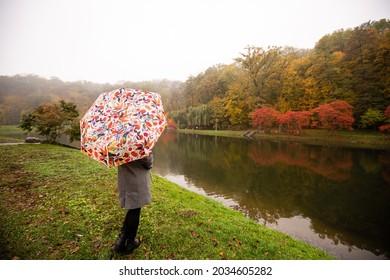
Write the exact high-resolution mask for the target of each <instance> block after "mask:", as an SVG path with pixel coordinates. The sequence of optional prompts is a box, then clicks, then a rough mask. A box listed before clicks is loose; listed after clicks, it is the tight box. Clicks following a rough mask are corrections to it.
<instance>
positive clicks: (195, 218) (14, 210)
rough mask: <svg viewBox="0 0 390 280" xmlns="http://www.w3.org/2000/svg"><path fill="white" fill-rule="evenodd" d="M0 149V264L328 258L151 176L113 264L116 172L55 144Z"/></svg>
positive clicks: (118, 218) (116, 220)
mask: <svg viewBox="0 0 390 280" xmlns="http://www.w3.org/2000/svg"><path fill="white" fill-rule="evenodd" d="M0 150H1V153H2V155H3V160H2V161H1V163H0V170H1V173H0V174H1V177H0V182H1V189H0V191H1V192H0V199H1V207H0V212H1V213H0V222H1V224H2V227H1V228H0V233H1V236H2V238H1V239H0V248H1V250H0V257H1V259H137V260H145V259H181V260H183V259H192V260H204V259H213V260H223V259H229V260H236V259H270V260H273V259H282V260H288V259H303V260H313V259H332V256H329V255H328V254H327V253H325V252H323V251H322V250H319V249H316V248H313V247H312V246H310V245H308V244H306V243H304V242H301V241H297V240H294V239H293V238H291V237H289V236H287V235H285V234H282V233H280V232H277V231H274V230H271V229H268V228H265V227H263V226H261V225H259V224H258V223H257V222H256V221H253V220H251V219H249V218H247V217H245V216H243V215H242V214H241V213H238V212H236V211H234V210H231V209H228V208H226V207H224V206H223V205H221V204H220V203H218V202H215V201H213V200H212V199H210V198H207V197H205V196H202V195H199V194H195V193H193V192H191V191H188V190H185V189H183V188H181V187H179V186H178V185H176V184H173V183H171V182H169V181H167V180H165V179H163V178H161V177H159V176H156V175H154V174H153V183H152V195H153V202H152V203H151V204H150V205H148V206H146V207H145V208H144V209H143V210H142V215H141V224H140V230H139V236H140V238H141V239H142V244H141V247H140V248H139V249H137V250H136V251H135V252H134V254H133V255H131V256H127V257H120V256H118V255H115V254H112V250H111V248H112V245H113V242H114V241H115V239H116V237H117V234H118V232H119V230H120V227H121V223H122V219H123V216H124V214H125V212H124V210H121V209H120V208H119V206H118V202H117V193H116V168H113V169H106V168H105V167H104V166H103V165H101V164H99V163H97V162H95V161H93V160H91V159H89V158H87V157H86V156H84V155H82V154H81V153H80V152H79V151H77V150H74V149H68V148H65V147H61V146H56V145H43V144H42V145H13V146H0Z"/></svg>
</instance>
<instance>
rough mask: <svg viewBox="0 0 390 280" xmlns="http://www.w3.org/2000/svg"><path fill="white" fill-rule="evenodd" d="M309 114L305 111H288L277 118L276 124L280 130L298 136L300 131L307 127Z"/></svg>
mask: <svg viewBox="0 0 390 280" xmlns="http://www.w3.org/2000/svg"><path fill="white" fill-rule="evenodd" d="M309 116H310V112H306V111H303V112H301V111H288V112H287V113H285V114H283V115H281V116H279V117H278V119H277V122H278V124H279V125H280V127H281V129H282V130H284V131H287V132H288V133H291V134H299V133H300V131H301V129H302V128H303V127H305V126H309V124H310V120H309Z"/></svg>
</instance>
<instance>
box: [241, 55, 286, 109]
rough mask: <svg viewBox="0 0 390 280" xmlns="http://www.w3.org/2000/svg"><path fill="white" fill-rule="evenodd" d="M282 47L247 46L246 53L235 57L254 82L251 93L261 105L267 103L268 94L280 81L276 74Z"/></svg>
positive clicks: (252, 82)
mask: <svg viewBox="0 0 390 280" xmlns="http://www.w3.org/2000/svg"><path fill="white" fill-rule="evenodd" d="M280 49H281V48H280V47H270V48H268V50H264V49H263V48H260V47H247V48H246V53H241V57H238V58H236V59H235V60H236V62H238V64H239V65H240V67H241V68H242V69H243V70H244V72H245V73H246V74H247V77H248V81H249V82H250V83H251V84H252V87H250V89H252V90H251V92H248V93H249V95H253V96H255V97H257V98H258V102H259V105H260V104H264V103H266V100H267V98H268V95H269V94H270V93H271V92H272V91H271V89H274V88H275V87H276V84H277V83H279V79H277V78H276V77H275V75H276V74H277V72H278V68H277V65H278V64H277V62H278V61H279V59H280V58H281V52H280ZM279 69H280V68H279Z"/></svg>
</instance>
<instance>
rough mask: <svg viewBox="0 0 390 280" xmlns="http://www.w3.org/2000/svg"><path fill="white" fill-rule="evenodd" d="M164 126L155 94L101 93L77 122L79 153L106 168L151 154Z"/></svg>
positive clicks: (118, 90)
mask: <svg viewBox="0 0 390 280" xmlns="http://www.w3.org/2000/svg"><path fill="white" fill-rule="evenodd" d="M166 124H167V121H166V116H165V112H164V109H163V106H162V102H161V96H160V95H159V94H158V93H154V92H147V91H141V90H136V89H124V88H121V89H116V90H113V91H110V92H104V93H102V94H100V96H99V97H98V98H97V99H96V101H95V102H94V104H93V105H92V107H91V108H90V109H89V110H88V111H87V113H86V114H85V115H84V117H83V118H82V119H81V120H80V132H81V144H80V145H81V152H82V153H84V154H86V155H87V156H89V157H91V158H93V159H95V160H97V161H99V162H101V163H103V164H104V165H105V166H107V167H108V168H110V167H112V166H118V165H121V164H124V163H127V162H130V161H134V160H137V159H141V158H144V157H146V156H148V155H149V154H150V153H151V150H152V149H153V147H154V145H155V144H156V142H157V140H158V138H159V137H160V135H161V133H162V132H163V131H164V128H165V126H166Z"/></svg>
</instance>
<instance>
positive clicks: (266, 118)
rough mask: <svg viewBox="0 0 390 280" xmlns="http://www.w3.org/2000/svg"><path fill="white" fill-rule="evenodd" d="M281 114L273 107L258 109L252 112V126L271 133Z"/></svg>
mask: <svg viewBox="0 0 390 280" xmlns="http://www.w3.org/2000/svg"><path fill="white" fill-rule="evenodd" d="M279 116H280V113H279V112H278V111H276V110H275V109H274V108H271V107H265V108H260V109H256V110H255V111H253V112H252V114H251V118H252V126H253V127H260V128H261V129H264V130H265V132H267V133H270V132H271V129H272V128H273V127H275V125H276V124H277V122H276V120H277V119H278V117H279Z"/></svg>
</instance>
